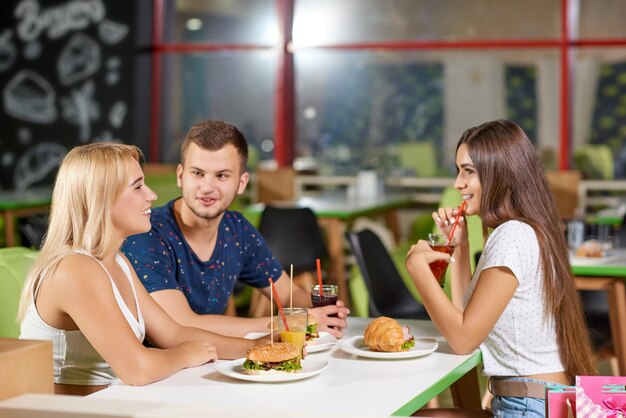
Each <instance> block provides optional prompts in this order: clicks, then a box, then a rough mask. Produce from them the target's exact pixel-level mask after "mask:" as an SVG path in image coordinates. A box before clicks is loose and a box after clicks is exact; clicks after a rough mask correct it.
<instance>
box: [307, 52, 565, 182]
mask: <svg viewBox="0 0 626 418" xmlns="http://www.w3.org/2000/svg"><path fill="white" fill-rule="evenodd" d="M296 76H297V92H296V96H297V101H298V103H297V123H298V129H297V132H298V139H297V144H296V152H297V156H298V157H301V158H309V159H312V160H313V161H314V162H315V164H316V165H317V169H318V171H319V172H321V173H323V174H354V173H356V172H357V171H358V170H359V169H362V168H371V169H376V170H378V171H380V172H381V173H383V174H400V175H416V176H423V177H432V176H452V175H454V174H455V172H456V170H455V168H454V152H455V149H456V144H457V141H458V139H459V137H460V135H461V134H462V133H463V131H464V130H465V129H467V128H470V127H472V126H475V125H478V124H480V123H483V122H486V121H489V120H493V119H497V118H510V119H512V120H514V121H515V122H517V123H518V124H520V125H521V126H522V127H523V128H524V129H525V130H526V132H527V133H528V135H529V137H530V138H531V139H532V140H533V142H534V143H535V144H536V146H537V148H538V149H539V151H540V153H541V155H542V158H543V159H544V161H545V163H546V165H547V166H548V167H554V166H556V156H557V150H558V141H559V139H558V138H559V131H558V128H559V109H558V106H559V103H558V97H559V96H558V92H559V88H558V86H559V56H558V51H549V50H545V49H542V50H523V51H515V52H508V51H499V52H498V51H471V52H469V51H456V52H453V51H441V52H402V53H398V52H382V51H378V52H375V53H373V52H371V51H367V52H365V51H353V52H341V53H338V52H337V51H326V52H325V51H307V52H302V53H299V54H297V55H296ZM478 104H479V105H478Z"/></svg>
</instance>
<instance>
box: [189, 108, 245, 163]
mask: <svg viewBox="0 0 626 418" xmlns="http://www.w3.org/2000/svg"><path fill="white" fill-rule="evenodd" d="M191 143H194V144H196V145H197V146H199V147H200V148H202V149H205V150H209V151H217V150H220V149H222V148H224V147H225V146H226V145H228V144H231V145H232V146H234V147H235V149H237V154H239V158H240V160H241V172H244V171H246V164H247V163H248V143H247V142H246V138H245V137H244V136H243V134H242V133H241V132H240V131H239V129H237V128H236V127H235V126H233V125H230V124H228V123H226V122H224V121H221V120H205V121H202V122H198V123H196V124H195V125H193V126H192V127H191V128H189V132H187V135H186V136H185V140H184V141H183V145H182V146H181V148H180V162H181V164H183V165H184V164H185V155H186V154H187V148H189V144H191Z"/></svg>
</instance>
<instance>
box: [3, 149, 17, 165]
mask: <svg viewBox="0 0 626 418" xmlns="http://www.w3.org/2000/svg"><path fill="white" fill-rule="evenodd" d="M14 159H15V157H14V156H13V153H12V152H5V153H4V154H2V165H3V166H4V167H11V166H12V165H13V160H14Z"/></svg>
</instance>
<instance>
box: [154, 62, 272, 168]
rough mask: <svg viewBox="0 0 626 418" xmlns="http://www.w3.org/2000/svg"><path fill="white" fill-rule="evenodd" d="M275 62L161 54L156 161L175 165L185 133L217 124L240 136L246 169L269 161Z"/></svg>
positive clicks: (270, 154)
mask: <svg viewBox="0 0 626 418" xmlns="http://www.w3.org/2000/svg"><path fill="white" fill-rule="evenodd" d="M276 68H277V59H276V55H275V54H274V53H271V52H267V51H262V52H253V51H246V52H216V53H186V54H165V55H164V57H163V69H162V74H163V80H162V86H163V90H162V96H161V115H162V117H161V123H162V125H161V137H160V144H161V160H162V161H165V162H178V159H179V155H178V154H179V149H180V144H181V142H182V140H183V139H184V136H185V134H186V133H187V130H188V129H189V127H190V126H191V125H192V124H194V123H196V122H198V121H200V120H204V119H221V120H224V121H226V122H228V123H231V124H233V125H235V126H237V128H239V130H241V132H242V133H243V134H244V135H245V137H246V139H247V140H248V143H249V145H250V154H251V155H250V168H251V169H254V168H255V166H256V164H257V163H258V161H259V160H260V159H261V160H262V159H271V158H273V155H274V148H273V144H274V143H273V138H274V90H275V82H276V81H275V80H276Z"/></svg>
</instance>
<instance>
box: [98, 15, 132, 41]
mask: <svg viewBox="0 0 626 418" xmlns="http://www.w3.org/2000/svg"><path fill="white" fill-rule="evenodd" d="M127 34H128V25H124V24H123V23H117V22H113V21H112V20H108V19H105V20H103V21H102V22H100V24H99V25H98V35H100V39H102V41H103V42H104V43H107V44H109V45H114V44H116V43H118V42H119V41H121V40H122V39H124V38H125V37H126V35H127Z"/></svg>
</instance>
